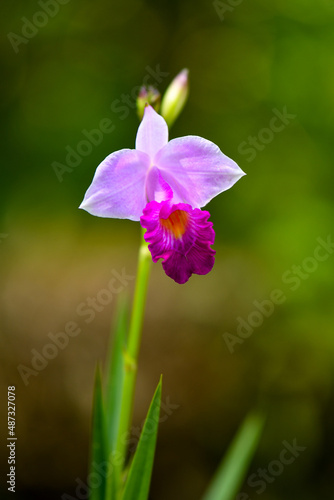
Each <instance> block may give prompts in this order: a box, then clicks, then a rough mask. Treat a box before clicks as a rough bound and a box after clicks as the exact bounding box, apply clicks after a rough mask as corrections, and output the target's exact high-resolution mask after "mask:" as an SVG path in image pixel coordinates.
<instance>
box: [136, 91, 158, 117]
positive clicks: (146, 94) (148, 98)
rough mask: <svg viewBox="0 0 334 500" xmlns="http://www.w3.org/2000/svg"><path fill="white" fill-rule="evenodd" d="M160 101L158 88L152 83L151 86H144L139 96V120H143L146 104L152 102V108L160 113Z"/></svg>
mask: <svg viewBox="0 0 334 500" xmlns="http://www.w3.org/2000/svg"><path fill="white" fill-rule="evenodd" d="M160 101H161V95H160V92H159V91H158V90H157V89H155V88H154V87H152V86H151V85H150V86H149V87H142V88H141V89H140V91H139V94H138V97H137V114H138V117H139V120H142V118H143V116H144V110H145V106H146V104H150V106H152V108H154V109H155V111H156V112H157V113H158V112H159V109H160Z"/></svg>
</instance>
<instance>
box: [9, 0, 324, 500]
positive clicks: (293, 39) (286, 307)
mask: <svg viewBox="0 0 334 500" xmlns="http://www.w3.org/2000/svg"><path fill="white" fill-rule="evenodd" d="M46 3H47V2H43V1H42V2H36V1H30V0H29V1H28V0H24V1H23V0H21V1H19V0H18V1H16V2H15V3H12V4H11V5H9V4H7V5H5V4H2V8H1V10H2V13H1V16H0V17H1V21H0V23H1V26H2V37H1V42H0V43H1V45H0V47H1V49H0V50H1V60H2V78H1V105H2V122H1V165H2V167H1V196H0V206H1V218H0V234H1V239H0V261H1V264H0V265H1V283H0V295H1V306H0V311H1V339H0V347H1V348H0V357H1V364H0V370H1V395H2V396H1V397H2V400H3V402H4V404H2V405H1V408H2V410H1V436H2V440H1V450H0V457H1V463H2V466H1V470H2V473H1V476H2V478H1V479H2V481H3V482H2V486H1V488H2V490H1V498H6V495H7V493H8V492H7V490H6V484H5V481H6V478H5V474H7V472H8V470H7V469H8V465H7V463H6V460H7V448H6V446H5V445H6V442H5V437H6V422H5V418H6V395H7V386H8V385H15V386H16V393H17V399H16V405H17V436H18V442H17V468H16V474H17V493H16V498H17V499H18V500H28V499H34V500H39V499H45V498H47V499H48V500H53V499H59V498H61V496H62V495H63V494H65V493H67V494H68V495H72V496H73V497H75V489H76V486H77V480H78V478H79V479H81V480H82V481H83V482H85V481H86V478H87V472H88V471H87V461H88V452H89V439H90V418H91V401H92V387H93V377H94V370H95V366H96V363H97V361H101V362H104V360H105V357H106V351H107V345H108V337H109V331H110V324H111V322H112V320H113V318H114V312H115V306H116V303H117V299H118V297H117V296H114V297H113V298H112V300H111V301H109V303H107V304H106V305H104V306H103V307H101V311H99V312H97V313H96V315H95V317H94V319H93V321H91V322H90V323H86V321H85V319H87V316H86V318H85V317H83V316H79V315H78V313H77V308H78V307H79V306H80V304H82V303H83V302H84V303H85V302H86V301H87V299H88V298H89V297H91V298H96V297H97V296H98V293H99V291H101V290H102V289H104V288H105V287H106V285H107V283H108V281H109V280H110V277H111V273H112V272H113V271H116V272H119V273H121V272H122V269H123V268H124V269H125V272H126V273H127V274H128V275H130V276H134V275H135V272H136V255H137V249H138V242H139V225H138V224H137V223H134V222H130V221H119V220H111V219H99V218H95V217H92V216H90V215H89V214H87V213H86V212H83V211H79V210H78V208H77V207H78V205H79V204H80V202H81V200H82V198H83V195H84V192H85V190H86V189H87V187H88V185H89V184H90V182H91V179H92V177H93V174H94V171H95V168H96V166H97V165H98V164H99V162H100V161H101V160H102V159H103V158H104V157H105V156H106V155H107V154H109V153H110V152H112V151H115V150H118V149H121V148H124V147H129V148H131V147H133V146H134V140H135V134H136V130H137V127H138V119H137V116H136V112H135V109H134V107H135V104H134V103H135V94H136V92H137V89H138V86H139V85H141V83H142V82H143V81H144V79H145V78H146V81H148V83H150V84H152V85H156V86H157V88H158V89H159V90H160V91H161V92H163V91H164V90H165V89H166V87H167V85H168V84H169V82H170V81H171V80H172V78H173V77H174V76H175V75H176V74H177V73H178V72H179V71H180V70H181V69H182V68H184V67H187V68H189V71H190V96H189V101H188V103H187V106H186V108H185V110H184V112H183V114H182V116H181V117H180V118H179V119H178V121H177V122H176V123H175V125H174V126H173V128H172V130H171V137H178V136H182V135H188V134H194V135H200V136H203V137H205V138H208V139H210V140H212V141H214V142H215V143H216V144H218V145H219V146H220V148H221V149H222V150H223V151H224V153H226V154H227V155H229V156H231V157H232V158H233V159H235V160H236V161H237V162H238V163H239V165H240V166H241V168H242V169H243V170H244V171H245V172H246V173H247V176H246V177H244V178H242V179H241V180H240V181H239V182H238V183H237V184H236V185H235V186H234V187H233V189H231V190H230V191H228V192H226V193H224V194H222V195H221V196H219V197H218V198H216V199H215V200H213V201H212V202H211V203H210V204H209V206H208V209H209V210H210V212H211V214H212V220H213V222H214V226H215V230H216V244H215V249H216V250H217V258H216V265H215V268H214V271H213V272H212V273H211V274H210V275H208V276H205V277H199V276H193V277H192V278H191V280H190V281H189V283H188V284H186V285H183V286H178V285H176V284H175V283H174V282H173V281H171V280H170V279H168V278H167V277H166V276H165V275H164V273H163V271H162V268H161V265H160V264H157V265H155V266H154V267H153V271H152V278H151V283H150V289H149V295H148V304H147V313H146V319H145V331H144V337H143V343H142V349H141V356H140V366H139V376H138V385H137V394H136V404H135V415H134V425H135V426H137V427H138V426H139V427H140V425H141V422H142V420H143V418H144V416H145V414H146V411H147V408H148V405H149V402H150V399H151V396H152V394H153V391H154V388H155V386H156V384H157V381H158V378H159V376H160V374H161V373H163V374H164V385H163V401H164V402H165V404H166V405H167V406H168V404H170V405H173V407H172V410H171V409H169V410H168V412H169V414H168V418H167V419H165V421H164V422H163V423H161V425H160V429H159V438H158V447H157V453H156V460H155V467H154V473H153V478H152V488H151V498H152V500H153V499H156V500H157V499H159V500H167V499H171V498H173V499H174V498H175V499H183V500H195V499H200V497H201V495H202V494H203V492H204V490H205V488H206V486H207V485H208V483H209V481H210V478H211V476H212V474H213V473H214V470H215V468H216V467H217V465H218V463H219V461H220V458H221V457H222V456H223V454H224V453H225V451H226V449H227V447H228V445H229V443H230V442H231V440H232V438H233V436H234V434H235V432H236V430H237V429H238V426H239V425H240V423H241V422H242V420H243V418H244V416H245V415H246V414H247V412H248V411H249V410H250V409H252V408H254V407H257V406H258V405H260V406H261V407H265V408H266V411H267V422H266V426H265V429H264V432H263V436H262V439H261V442H260V446H259V448H258V450H257V452H256V454H255V456H254V460H253V462H252V465H251V467H250V470H249V475H248V477H249V476H250V475H251V474H257V473H258V472H257V471H258V469H259V468H265V469H268V466H270V464H271V463H272V461H275V460H277V459H278V457H279V455H280V452H281V451H282V449H283V447H284V445H283V444H282V442H283V441H287V442H289V443H291V444H292V443H293V441H294V440H296V442H297V444H298V445H299V446H302V447H305V450H303V451H302V452H300V454H299V456H298V457H296V459H295V460H294V461H293V463H291V464H290V465H286V466H284V470H283V471H282V472H281V473H280V474H279V475H276V476H275V477H273V476H272V475H271V476H270V477H271V480H270V481H269V480H268V481H265V488H264V491H262V492H261V493H259V492H257V490H259V486H257V487H254V486H251V485H249V484H247V479H246V481H245V484H244V486H243V488H242V489H241V491H242V492H243V493H244V496H242V495H241V496H240V497H239V499H240V500H241V499H242V500H245V499H246V498H247V499H248V498H250V499H254V498H258V497H260V498H261V499H263V500H278V499H284V500H289V499H299V498H300V499H303V500H311V499H312V500H313V499H318V498H331V497H332V496H333V476H334V459H333V456H334V438H333V435H334V419H333V416H334V387H333V354H334V335H333V322H334V312H333V286H332V281H333V271H334V254H333V248H332V247H331V246H330V245H329V246H328V248H327V250H326V248H325V247H324V246H323V247H322V250H321V251H320V252H319V253H318V252H317V251H316V249H317V247H318V246H319V241H318V240H319V238H322V240H323V241H324V242H326V241H327V242H328V241H331V240H330V239H329V240H328V238H330V236H331V235H333V181H334V173H333V124H334V121H333V104H334V92H333V88H334V72H333V68H334V30H333V20H334V3H333V1H332V0H316V1H315V2H305V1H304V0H294V1H293V2H291V1H289V0H273V1H271V2H268V1H267V0H252V1H247V0H244V1H242V0H241V1H235V0H233V1H232V0H226V2H223V1H222V2H217V1H216V2H211V1H209V2H206V1H196V0H192V1H190V0H185V1H180V0H179V1H177V0H174V1H168V2H167V1H162V2H154V1H153V0H151V1H135V0H127V2H116V1H111V2H107V1H106V0H97V1H96V2H89V1H87V0H81V1H80V2H76V1H75V0H70V1H68V2H67V3H66V2H64V0H62V3H60V0H59V2H58V3H57V0H54V2H53V3H52V2H50V4H48V6H47V7H44V10H43V8H42V7H41V5H44V4H46ZM52 5H53V7H52ZM45 9H49V14H45V12H46V10H45ZM50 9H51V10H50ZM52 9H53V10H52ZM40 12H44V15H43V14H42V16H41V15H40ZM38 13H39V14H38ZM29 23H32V25H31V24H29ZM36 25H38V26H39V27H36ZM19 37H22V38H19ZM279 113H281V114H283V115H284V116H285V118H283V121H282V120H281V121H279V120H278V121H277V120H276V121H273V118H274V117H275V116H277V114H279ZM105 119H108V120H110V121H111V122H112V124H113V127H112V128H113V130H112V131H109V132H108V133H104V134H103V138H102V140H101V141H100V142H99V144H96V145H92V146H91V147H90V148H88V149H87V150H86V152H85V154H79V156H77V159H76V160H73V158H72V161H74V163H77V165H76V166H73V164H72V167H71V165H70V164H69V163H66V155H67V154H68V152H69V151H73V150H74V151H78V148H79V151H83V150H84V149H82V146H80V143H81V141H82V140H84V139H86V137H85V133H84V132H83V131H84V130H86V131H87V132H91V131H92V130H93V129H96V128H98V127H99V126H100V124H101V121H103V120H105ZM103 123H105V122H103ZM107 123H108V124H109V125H110V122H107ZM273 124H274V128H276V129H277V128H279V129H280V130H279V131H278V130H273ZM254 141H255V142H254ZM97 142H98V141H97ZM250 142H251V143H252V144H250ZM80 148H81V149H80ZM83 148H84V147H83ZM88 150H89V151H88ZM72 154H73V153H72ZM78 158H79V159H78ZM55 162H58V167H59V164H62V165H65V166H66V167H67V168H68V167H69V166H70V167H71V170H69V169H68V171H66V172H64V173H63V174H62V175H61V176H60V177H59V175H58V176H57V175H56V172H55ZM333 238H334V236H333ZM315 251H316V258H315V257H314V252H315ZM319 255H320V256H321V258H319ZM317 256H318V257H317ZM293 266H296V267H293ZM298 266H299V267H298ZM124 289H125V292H126V293H128V294H129V295H130V297H131V294H132V291H133V280H130V279H129V280H128V284H127V285H124ZM275 289H279V290H281V292H282V294H283V297H284V300H283V302H282V303H280V304H275V306H274V310H273V311H271V313H270V314H267V317H264V316H263V315H262V319H261V315H260V316H259V314H254V311H257V310H258V308H257V306H256V305H255V304H254V301H258V302H263V301H264V300H268V299H269V298H270V295H271V294H272V292H273V290H275ZM81 307H84V306H81ZM268 307H269V306H268ZM250 315H251V316H250ZM249 316H250V321H251V322H253V323H254V321H255V322H256V318H258V322H259V323H261V325H259V326H255V327H254V328H252V331H251V333H249V332H250V330H248V337H247V338H243V339H242V338H241V337H240V336H239V337H237V327H238V324H239V323H240V321H241V320H240V318H242V319H243V320H244V321H246V322H248V318H249ZM238 318H239V319H238ZM254 318H255V319H254ZM259 318H260V319H259ZM69 321H75V322H77V324H78V325H79V327H80V330H81V332H80V334H79V335H77V336H76V337H73V338H71V339H70V341H69V343H68V345H67V346H66V348H64V349H62V350H60V349H59V352H58V355H57V356H55V358H54V359H50V360H48V362H47V365H46V366H45V368H44V369H41V370H40V371H39V372H35V373H34V374H31V373H29V376H28V378H27V379H26V382H27V384H25V383H24V382H23V379H22V377H21V376H20V374H19V371H18V366H19V365H23V366H25V367H28V368H29V367H30V368H31V367H32V365H31V362H32V357H33V354H32V352H31V350H32V349H35V350H36V351H37V352H39V353H41V352H42V350H43V348H44V347H45V345H46V344H48V343H50V338H49V337H48V335H49V334H50V333H51V334H52V333H53V334H56V333H58V332H61V331H63V330H64V327H65V325H66V324H67V323H68V322H69ZM226 333H229V334H231V336H230V337H228V338H229V339H231V338H232V339H234V340H235V339H236V338H237V339H239V342H236V343H234V342H233V344H232V346H231V343H229V342H227V340H226V339H227V335H226ZM232 336H234V337H232ZM36 351H34V352H36ZM168 402H169V403H168ZM247 495H248V496H247Z"/></svg>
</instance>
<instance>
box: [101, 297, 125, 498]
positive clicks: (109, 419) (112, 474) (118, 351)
mask: <svg viewBox="0 0 334 500" xmlns="http://www.w3.org/2000/svg"><path fill="white" fill-rule="evenodd" d="M127 313H128V302H127V300H126V298H125V297H124V296H123V297H121V298H120V300H119V301H118V304H117V312H116V324H115V327H114V330H115V333H114V338H113V342H110V347H109V353H108V361H107V367H108V371H107V380H106V425H107V440H108V462H109V471H108V479H107V485H106V498H107V499H108V500H114V499H115V498H116V497H117V491H118V490H119V483H120V475H121V470H120V467H119V466H117V464H116V463H115V452H116V445H117V437H118V431H119V425H120V416H121V404H122V396H123V386H124V371H125V361H124V351H125V348H126V331H127Z"/></svg>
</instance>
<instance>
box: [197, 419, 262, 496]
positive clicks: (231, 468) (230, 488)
mask: <svg viewBox="0 0 334 500" xmlns="http://www.w3.org/2000/svg"><path fill="white" fill-rule="evenodd" d="M264 420H265V419H264V416H263V415H262V414H260V413H255V412H254V413H253V412H251V413H250V414H248V415H247V417H246V418H245V420H244V422H243V423H242V425H241V427H240V428H239V430H238V433H237V435H236V436H235V438H234V440H233V442H232V444H231V445H230V447H229V449H228V451H227V453H226V455H225V457H224V458H223V460H222V462H221V464H220V465H219V467H218V470H217V472H216V474H215V476H214V478H213V481H212V483H211V485H210V486H209V488H208V490H207V491H206V493H205V495H204V497H203V499H202V500H232V499H235V497H236V495H237V493H238V491H239V489H240V487H241V485H242V483H243V481H244V479H245V475H246V473H247V470H248V467H249V465H250V463H251V461H252V458H253V455H254V452H255V450H256V448H257V445H258V443H259V440H260V437H261V433H262V429H263V425H264Z"/></svg>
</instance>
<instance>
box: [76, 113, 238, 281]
mask: <svg viewBox="0 0 334 500" xmlns="http://www.w3.org/2000/svg"><path fill="white" fill-rule="evenodd" d="M243 175H244V172H243V171H242V170H241V169H240V168H239V167H238V165H237V164H236V163H235V162H234V161H233V160H231V159H230V158H228V157H227V156H225V155H224V154H223V153H222V152H221V151H220V149H219V147H218V146H216V145H215V144H214V143H213V142H211V141H208V140H206V139H203V138H202V137H198V136H191V135H190V136H185V137H180V138H177V139H172V140H171V141H168V126H167V124H166V122H165V120H164V118H163V117H162V116H160V115H159V114H158V113H157V112H156V111H154V109H153V108H152V107H151V106H147V107H146V108H145V112H144V117H143V120H142V121H141V123H140V125H139V128H138V132H137V137H136V149H121V150H120V151H116V152H115V153H112V154H110V155H109V156H107V157H106V158H105V159H104V160H103V161H102V163H101V164H100V165H99V166H98V167H97V170H96V173H95V176H94V178H93V181H92V184H91V185H90V187H89V188H88V190H87V192H86V194H85V197H84V200H83V202H82V203H81V205H80V208H82V209H84V210H86V211H87V212H89V213H90V214H92V215H96V216H99V217H111V218H119V219H130V220H133V221H140V224H141V226H142V227H143V228H145V229H146V233H145V235H144V239H145V240H146V242H148V243H149V246H148V248H149V250H150V252H151V255H152V260H153V261H154V262H157V261H158V260H159V259H163V263H162V266H163V269H164V271H165V273H166V274H167V275H168V276H170V277H171V278H173V279H174V280H175V281H176V282H177V283H185V282H186V281H188V279H189V278H190V276H191V275H192V274H193V273H195V274H207V273H208V272H210V271H211V269H212V267H213V265H214V260H215V251H214V250H213V249H212V248H211V245H212V244H213V243H214V238H215V233H214V230H213V228H212V222H210V221H208V218H209V217H210V214H209V212H207V211H202V210H201V208H202V207H204V206H205V205H206V204H207V203H208V202H209V201H210V200H211V199H212V198H214V197H215V196H217V195H218V194H220V193H222V192H223V191H226V190H227V189H229V188H230V187H232V186H233V184H235V182H236V181H237V180H238V179H240V177H242V176H243Z"/></svg>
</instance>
